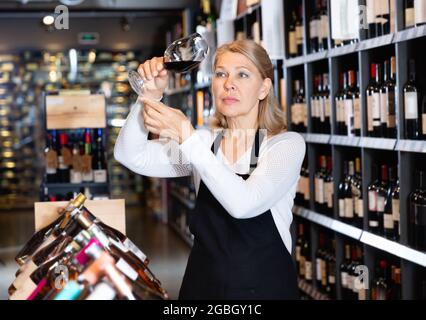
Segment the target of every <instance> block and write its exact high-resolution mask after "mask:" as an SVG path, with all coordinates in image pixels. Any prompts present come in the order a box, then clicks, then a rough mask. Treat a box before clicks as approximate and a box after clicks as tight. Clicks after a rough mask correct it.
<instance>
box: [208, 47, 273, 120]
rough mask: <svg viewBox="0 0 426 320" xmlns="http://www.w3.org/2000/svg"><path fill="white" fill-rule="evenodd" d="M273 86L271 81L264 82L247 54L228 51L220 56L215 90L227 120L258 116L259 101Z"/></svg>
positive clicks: (216, 99)
mask: <svg viewBox="0 0 426 320" xmlns="http://www.w3.org/2000/svg"><path fill="white" fill-rule="evenodd" d="M270 87H271V80H270V79H262V77H261V75H260V72H259V71H258V70H257V68H256V66H255V65H254V64H253V63H252V62H251V61H250V60H249V59H248V58H246V57H245V56H244V55H242V54H240V53H234V52H225V53H223V54H221V55H220V56H219V57H218V60H217V64H216V68H215V71H214V74H213V81H212V89H213V97H214V101H215V106H216V109H217V111H219V112H220V113H221V114H223V115H224V116H225V117H227V118H232V117H239V116H245V115H248V114H250V113H252V114H254V115H255V116H256V117H257V110H256V109H257V108H258V106H259V100H263V99H264V98H265V97H266V96H267V94H268V92H269V89H270Z"/></svg>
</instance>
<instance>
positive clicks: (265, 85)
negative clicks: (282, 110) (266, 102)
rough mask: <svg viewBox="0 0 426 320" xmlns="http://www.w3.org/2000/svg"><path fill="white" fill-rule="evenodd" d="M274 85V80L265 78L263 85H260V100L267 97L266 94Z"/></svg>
mask: <svg viewBox="0 0 426 320" xmlns="http://www.w3.org/2000/svg"><path fill="white" fill-rule="evenodd" d="M271 87H272V81H271V79H269V78H265V79H263V83H262V86H261V87H260V91H259V100H263V99H265V98H266V96H267V95H268V93H269V90H271Z"/></svg>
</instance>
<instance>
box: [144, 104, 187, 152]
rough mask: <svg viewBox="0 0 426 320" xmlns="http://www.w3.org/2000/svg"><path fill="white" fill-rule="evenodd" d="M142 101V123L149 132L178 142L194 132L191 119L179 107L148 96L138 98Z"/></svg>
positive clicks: (181, 141)
mask: <svg viewBox="0 0 426 320" xmlns="http://www.w3.org/2000/svg"><path fill="white" fill-rule="evenodd" d="M140 99H141V101H142V102H143V103H144V108H143V118H144V125H145V128H147V129H148V130H149V131H150V132H152V133H154V134H158V135H160V137H166V138H170V139H173V140H175V141H177V142H178V143H179V144H181V143H183V142H184V141H185V140H186V139H188V138H189V137H190V136H191V135H192V133H193V132H194V130H195V129H194V127H193V126H192V124H191V121H190V120H189V119H188V118H187V117H186V116H185V115H184V114H183V112H182V111H181V110H179V109H175V108H170V107H168V106H166V105H165V104H163V103H161V102H159V101H155V100H152V99H148V98H140Z"/></svg>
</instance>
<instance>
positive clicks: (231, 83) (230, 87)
mask: <svg viewBox="0 0 426 320" xmlns="http://www.w3.org/2000/svg"><path fill="white" fill-rule="evenodd" d="M224 87H225V89H226V90H235V84H234V79H233V78H232V77H231V76H229V77H227V78H226V80H225V83H224Z"/></svg>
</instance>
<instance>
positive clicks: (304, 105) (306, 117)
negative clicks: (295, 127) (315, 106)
mask: <svg viewBox="0 0 426 320" xmlns="http://www.w3.org/2000/svg"><path fill="white" fill-rule="evenodd" d="M302 107H303V110H302V114H303V125H304V126H305V128H307V127H308V111H307V110H308V109H307V105H306V103H303V104H302Z"/></svg>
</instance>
